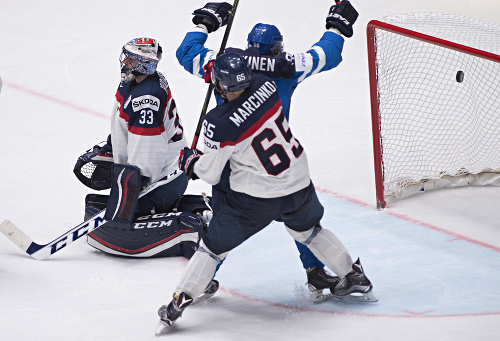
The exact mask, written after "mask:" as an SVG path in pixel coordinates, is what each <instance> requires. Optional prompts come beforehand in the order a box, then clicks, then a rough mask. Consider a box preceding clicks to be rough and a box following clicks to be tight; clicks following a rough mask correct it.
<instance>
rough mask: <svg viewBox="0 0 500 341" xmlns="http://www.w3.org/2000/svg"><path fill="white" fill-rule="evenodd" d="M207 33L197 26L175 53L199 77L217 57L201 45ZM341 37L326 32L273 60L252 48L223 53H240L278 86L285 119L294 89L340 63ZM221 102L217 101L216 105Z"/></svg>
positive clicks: (253, 67)
mask: <svg viewBox="0 0 500 341" xmlns="http://www.w3.org/2000/svg"><path fill="white" fill-rule="evenodd" d="M207 38H208V34H207V33H206V32H204V31H202V30H201V29H199V28H198V27H197V28H195V30H194V31H192V32H188V33H187V34H186V36H185V37H184V40H183V41H182V43H181V45H180V46H179V48H178V49H177V51H176V57H177V60H178V61H179V63H180V64H181V65H182V67H184V69H185V70H186V71H188V72H189V73H191V74H193V75H195V76H197V77H200V78H203V75H204V74H205V70H204V69H203V66H205V65H206V64H207V63H208V62H209V61H211V60H214V59H215V58H216V57H217V53H216V52H215V51H213V50H211V49H209V48H206V47H205V46H204V44H205V42H206V41H207ZM343 47H344V38H343V37H342V36H341V35H339V34H337V33H335V32H333V31H326V32H325V33H324V34H323V36H322V37H321V39H320V40H319V41H318V42H317V43H315V44H314V45H313V46H312V47H311V48H310V49H309V50H308V51H306V52H303V53H295V54H290V53H287V52H283V53H282V54H280V55H278V56H276V57H270V56H265V55H261V54H260V53H259V50H258V49H257V48H255V47H251V48H248V49H246V50H241V49H236V48H227V49H226V50H225V52H236V53H238V54H240V55H241V56H242V57H243V58H244V59H245V60H246V62H247V64H248V66H250V68H251V69H252V73H260V74H264V75H265V76H267V77H269V78H271V80H273V81H274V82H275V83H276V84H277V85H278V92H279V96H280V98H281V104H282V106H283V112H284V114H285V117H286V118H287V119H289V112H290V101H291V99H292V95H293V92H294V91H295V89H296V88H297V86H298V85H299V84H300V83H301V82H302V81H304V80H305V79H306V78H308V77H311V76H313V75H315V74H318V73H320V72H323V71H327V70H330V69H333V68H334V67H336V66H337V65H339V64H340V62H341V61H342V49H343ZM221 102H222V101H221V99H218V103H219V104H220V103H221Z"/></svg>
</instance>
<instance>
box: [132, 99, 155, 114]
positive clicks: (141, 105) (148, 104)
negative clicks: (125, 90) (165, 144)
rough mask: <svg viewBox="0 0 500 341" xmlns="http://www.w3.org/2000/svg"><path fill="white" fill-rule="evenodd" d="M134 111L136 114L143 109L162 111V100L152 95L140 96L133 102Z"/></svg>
mask: <svg viewBox="0 0 500 341" xmlns="http://www.w3.org/2000/svg"><path fill="white" fill-rule="evenodd" d="M132 109H133V110H134V112H136V111H139V110H143V109H153V110H156V111H158V110H160V100H159V99H158V98H157V97H155V96H151V95H144V96H139V97H136V98H134V99H133V100H132Z"/></svg>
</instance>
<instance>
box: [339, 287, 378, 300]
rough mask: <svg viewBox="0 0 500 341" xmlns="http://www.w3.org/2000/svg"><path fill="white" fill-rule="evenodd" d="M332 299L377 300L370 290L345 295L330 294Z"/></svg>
mask: <svg viewBox="0 0 500 341" xmlns="http://www.w3.org/2000/svg"><path fill="white" fill-rule="evenodd" d="M332 296H333V297H334V299H336V300H338V301H342V302H378V298H377V296H375V294H374V293H373V291H372V290H370V291H369V292H366V293H352V294H349V295H345V296H339V295H332Z"/></svg>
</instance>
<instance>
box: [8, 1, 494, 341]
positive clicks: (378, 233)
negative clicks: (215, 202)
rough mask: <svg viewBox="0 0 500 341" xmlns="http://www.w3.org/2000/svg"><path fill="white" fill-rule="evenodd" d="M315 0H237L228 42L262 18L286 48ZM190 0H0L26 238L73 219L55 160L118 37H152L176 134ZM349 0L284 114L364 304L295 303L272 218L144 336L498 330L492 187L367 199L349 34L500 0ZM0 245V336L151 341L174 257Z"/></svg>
mask: <svg viewBox="0 0 500 341" xmlns="http://www.w3.org/2000/svg"><path fill="white" fill-rule="evenodd" d="M332 3H333V2H332V1H325V0H321V1H314V2H309V3H306V2H303V1H297V0H289V1H286V2H284V1H264V0H252V1H248V0H242V1H241V2H240V5H239V7H238V13H237V18H236V20H235V22H234V26H233V31H232V32H231V36H230V38H229V43H228V45H229V46H236V47H244V46H245V42H246V36H247V34H248V32H249V30H250V29H251V28H252V26H253V25H254V24H255V23H257V22H265V23H273V24H275V25H277V26H278V27H279V28H280V30H281V32H282V34H283V35H284V37H285V48H286V50H288V51H290V52H303V51H305V50H307V49H308V48H309V47H310V46H311V45H312V44H313V43H315V42H316V41H317V40H318V39H319V38H320V37H321V35H322V33H323V31H324V20H325V16H326V14H327V12H328V8H329V7H330V6H331V5H332ZM204 4H205V2H200V1H176V2H173V1H159V0H153V1H149V0H148V1H145V2H137V1H130V0H123V1H120V2H102V1H95V0H90V1H85V2H82V1H80V2H75V1H61V0H54V1H48V2H39V1H34V0H25V1H2V2H1V6H0V7H1V11H0V32H1V36H2V42H3V43H2V47H1V49H0V51H1V53H0V76H1V77H2V80H3V89H2V93H1V95H0V119H1V122H2V123H1V124H0V141H1V143H0V158H1V160H2V165H1V167H0V179H1V180H0V220H3V219H10V220H12V221H13V222H14V223H15V224H16V225H18V226H19V227H20V228H21V229H22V230H23V231H24V232H25V233H26V234H28V235H29V236H30V237H31V238H33V239H34V240H35V241H36V242H39V243H46V242H49V241H50V240H52V239H53V238H55V237H57V236H59V235H60V234H61V233H63V232H65V231H67V230H69V229H70V228H71V227H73V226H75V225H77V224H78V223H79V222H80V221H81V219H82V218H83V206H84V205H83V200H84V197H85V195H86V194H87V193H89V191H88V190H87V188H85V187H84V186H83V185H82V184H81V183H79V182H78V181H77V179H76V178H75V177H74V176H73V174H72V169H73V166H74V163H75V161H76V158H77V157H78V156H79V155H81V154H82V153H83V152H84V151H85V150H86V149H88V148H90V147H92V146H93V145H94V144H96V143H97V142H100V141H102V140H104V139H105V138H106V136H107V135H108V132H109V124H110V123H109V117H110V111H111V109H112V103H113V96H114V93H115V91H116V87H117V85H118V82H119V76H120V75H119V64H118V57H119V53H120V48H121V46H122V45H123V44H124V43H125V42H126V41H128V40H129V39H131V38H133V37H137V36H153V37H155V38H157V39H158V40H159V42H160V44H161V45H162V46H163V50H164V58H163V60H162V61H161V63H160V66H159V70H160V71H162V72H163V73H164V75H165V76H166V78H167V80H168V82H169V83H170V86H171V88H172V93H173V96H174V98H175V100H176V102H177V106H178V109H179V113H180V115H181V118H182V120H183V123H184V127H185V129H186V133H187V136H188V137H189V139H190V137H191V136H193V134H194V130H195V128H196V124H197V120H198V117H199V114H200V111H201V106H202V103H203V99H204V96H205V93H206V89H207V86H206V85H205V84H204V83H203V82H202V81H200V80H199V79H197V78H195V77H193V76H191V75H189V74H188V73H186V72H185V71H184V70H183V69H182V68H181V67H180V66H179V64H178V63H177V61H176V59H175V50H176V48H177V46H178V45H179V44H180V42H181V40H182V38H183V36H184V34H185V32H187V31H188V30H190V29H191V28H192V26H193V25H192V23H191V13H192V11H193V10H194V9H196V8H198V7H201V6H203V5H204ZM353 4H354V5H355V7H356V8H357V9H358V11H359V13H360V16H359V19H358V22H357V23H356V25H355V27H354V32H355V33H354V36H353V38H351V39H349V40H347V41H346V44H345V48H344V53H343V57H344V61H343V62H342V64H340V66H339V67H338V68H336V69H335V70H332V71H329V72H327V73H324V74H320V75H317V76H315V77H313V78H311V79H309V80H306V81H305V82H304V83H303V84H301V85H300V87H299V88H298V90H297V91H296V92H295V95H294V98H293V102H292V111H291V127H292V129H293V131H294V135H296V136H297V138H298V139H299V140H300V142H301V144H302V145H303V146H304V147H305V148H306V151H307V153H308V158H309V163H310V168H311V174H312V178H313V181H314V183H315V184H316V186H317V187H318V189H319V196H320V200H321V201H322V202H323V204H324V206H325V208H326V214H325V219H324V221H323V225H324V226H325V227H327V228H329V229H331V230H332V231H334V232H335V233H336V234H337V235H338V236H339V237H340V239H341V240H342V241H344V243H345V244H346V246H347V247H348V249H349V250H350V252H351V254H352V255H353V257H357V256H359V257H361V260H362V263H363V266H364V268H365V270H366V272H367V274H368V276H369V277H370V278H371V279H372V281H373V283H374V287H375V289H374V290H375V293H376V294H377V296H378V298H379V300H380V301H379V302H378V303H375V304H364V305H361V304H357V305H347V304H339V303H333V302H325V303H322V304H318V305H314V304H312V303H311V301H310V299H309V296H308V295H309V293H308V292H307V289H306V287H305V285H304V284H305V281H306V277H305V272H304V271H303V270H302V269H301V264H300V261H299V259H298V254H297V251H296V250H295V247H294V245H293V241H292V240H291V238H290V237H289V235H288V234H286V232H285V231H284V229H283V227H282V226H281V225H279V224H274V223H273V224H272V225H271V226H270V227H269V228H267V229H266V230H265V231H263V232H262V233H261V234H258V235H256V236H255V237H253V238H251V239H250V240H249V241H248V242H247V243H245V244H243V245H242V246H241V247H239V248H237V249H236V250H234V251H233V252H231V253H230V255H229V256H228V258H227V260H226V262H225V263H224V265H223V267H222V268H221V270H220V272H219V273H218V275H217V276H218V279H219V281H220V282H221V289H220V292H219V293H218V294H217V295H216V296H214V297H213V298H212V299H210V300H208V301H206V302H202V303H200V304H199V305H196V306H192V307H190V308H189V309H188V310H186V312H185V313H184V316H183V317H182V318H181V319H180V320H179V321H178V323H177V324H176V325H175V326H174V328H173V329H172V330H171V332H172V333H170V334H169V335H165V336H162V337H160V339H161V338H165V339H170V340H218V341H223V340H262V339H274V340H301V339H310V340H324V339H343V340H401V339H405V340H498V339H500V328H499V327H498V325H499V322H500V294H499V292H498V290H497V289H496V285H497V283H499V280H500V273H499V272H498V268H499V265H500V253H499V252H500V227H499V225H498V217H499V213H498V209H497V207H498V204H499V202H500V189H499V188H493V187H484V188H459V189H447V190H439V191H435V192H429V193H425V194H423V195H420V196H415V197H411V198H407V199H403V200H400V201H394V202H392V203H390V204H389V207H388V208H387V209H386V210H384V211H382V212H380V211H377V210H376V208H375V189H374V175H373V161H372V147H371V125H370V124H371V123H370V104H369V94H368V72H367V69H368V65H367V58H366V34H365V28H366V24H367V23H368V21H369V20H372V19H382V18H383V17H384V16H387V15H396V14H403V13H409V12H419V11H425V12H432V11H435V12H450V13H457V14H461V15H466V16H472V17H475V18H478V19H482V20H486V21H490V22H494V23H496V24H500V3H499V2H498V1H494V0H467V1H465V0H460V1H456V0H455V1H451V0H434V1H431V0H422V1H418V2H415V1H398V0H381V1H377V2H373V1H372V2H368V1H360V0H357V1H354V0H353ZM312 5H313V6H312ZM222 36H223V32H222V30H221V31H220V32H219V31H218V32H216V33H214V34H211V35H210V37H209V40H208V42H207V45H209V46H212V47H213V48H214V49H218V46H219V44H220V41H221V40H222ZM212 102H213V101H212ZM201 191H206V192H208V193H209V192H210V187H209V186H207V185H205V184H204V183H202V182H200V181H196V182H192V183H191V184H190V186H189V189H188V192H189V193H200V192H201ZM82 239H83V238H82ZM0 259H1V261H0V316H1V318H0V339H2V340H32V339H38V340H157V339H158V338H157V337H155V336H154V332H155V328H156V324H157V313H156V312H157V309H158V308H159V307H160V306H161V305H162V304H165V303H167V302H168V301H169V300H170V296H171V294H172V291H173V289H174V288H175V286H176V284H177V281H178V279H179V277H180V275H181V273H182V271H183V269H184V266H185V264H186V262H187V260H185V259H183V258H170V259H139V260H130V259H122V258H116V257H111V256H106V255H104V254H102V253H99V252H97V251H95V250H94V249H92V248H91V247H90V246H89V245H87V244H86V242H85V241H84V240H80V241H78V242H75V243H74V244H72V245H70V246H68V248H67V249H64V250H62V251H60V252H58V253H57V254H55V255H54V256H52V257H51V258H49V259H48V260H46V261H36V260H34V259H32V258H31V257H29V256H27V255H25V254H24V253H23V252H22V251H21V250H20V249H19V248H17V247H16V246H15V245H14V244H12V243H11V242H10V241H9V240H8V239H7V238H5V237H3V236H0Z"/></svg>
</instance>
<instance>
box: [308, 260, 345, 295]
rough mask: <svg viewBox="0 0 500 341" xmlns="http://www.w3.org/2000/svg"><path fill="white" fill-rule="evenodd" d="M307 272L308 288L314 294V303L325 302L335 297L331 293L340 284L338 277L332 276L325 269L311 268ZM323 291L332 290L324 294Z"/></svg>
mask: <svg viewBox="0 0 500 341" xmlns="http://www.w3.org/2000/svg"><path fill="white" fill-rule="evenodd" d="M306 272H307V287H308V288H309V290H310V291H311V293H312V300H313V302H314V303H320V302H323V301H325V300H327V299H329V298H331V297H332V296H333V294H332V293H331V291H332V290H333V288H335V286H336V285H337V284H338V283H339V282H340V278H339V277H338V276H330V274H328V273H327V272H326V271H325V269H323V268H309V269H306ZM323 289H330V292H328V293H323Z"/></svg>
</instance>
